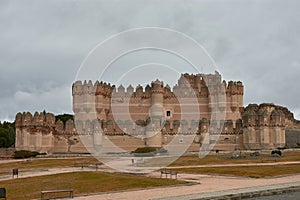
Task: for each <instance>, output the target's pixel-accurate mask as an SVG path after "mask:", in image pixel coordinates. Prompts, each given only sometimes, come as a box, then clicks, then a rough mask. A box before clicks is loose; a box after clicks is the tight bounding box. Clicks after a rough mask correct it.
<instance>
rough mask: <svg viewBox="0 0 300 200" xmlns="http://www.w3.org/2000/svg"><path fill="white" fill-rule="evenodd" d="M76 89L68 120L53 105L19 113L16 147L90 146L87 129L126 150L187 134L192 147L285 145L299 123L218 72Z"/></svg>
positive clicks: (52, 150) (100, 140)
mask: <svg viewBox="0 0 300 200" xmlns="http://www.w3.org/2000/svg"><path fill="white" fill-rule="evenodd" d="M72 95H73V111H74V114H75V120H74V121H73V120H68V121H67V122H66V123H65V124H64V123H63V122H62V121H59V120H58V121H56V120H55V116H54V115H53V114H50V113H35V114H34V116H32V115H31V114H30V113H18V114H17V115H16V121H15V122H16V135H17V136H16V148H17V149H19V150H20V149H24V150H34V151H40V152H47V153H58V152H62V153H64V152H80V153H84V152H87V149H88V148H92V147H90V146H89V145H87V144H84V142H83V141H82V140H81V138H82V137H86V138H88V140H91V141H92V142H91V143H92V144H93V145H95V144H96V143H97V145H98V146H99V145H100V146H101V147H103V148H105V141H110V142H111V143H112V144H114V145H116V146H118V147H119V148H120V149H122V150H125V151H132V150H134V149H136V148H138V147H146V146H149V147H164V146H166V145H168V144H171V143H172V144H173V145H175V147H177V146H176V145H178V147H180V145H181V144H183V143H185V140H188V138H192V141H191V142H190V143H189V145H188V148H187V149H186V150H187V151H199V148H200V147H201V146H203V145H210V144H214V146H213V148H214V149H215V150H232V151H233V150H235V149H249V150H259V149H274V148H277V147H283V146H285V140H286V136H285V131H286V129H289V128H290V129H293V128H300V123H299V122H298V121H296V120H295V119H294V117H293V114H292V113H291V112H290V111H288V109H286V108H284V107H280V106H275V105H273V104H261V105H255V104H250V105H249V106H247V107H246V108H244V105H243V96H244V86H243V84H242V82H240V81H237V82H233V81H229V82H228V83H227V82H226V81H224V80H222V77H221V75H220V74H219V73H218V72H215V74H196V75H193V74H182V75H181V77H180V78H179V80H178V84H177V85H175V86H174V87H173V88H172V89H171V88H170V86H168V85H164V84H163V82H161V81H159V80H156V81H153V82H152V83H151V85H147V86H146V87H145V88H143V87H142V86H140V85H139V86H137V87H136V88H135V89H134V88H133V87H132V86H131V85H130V86H128V87H127V88H126V90H125V88H124V87H123V86H122V85H120V86H119V87H118V88H116V87H115V86H114V85H110V84H107V83H103V82H98V81H97V82H95V83H94V84H93V83H92V81H88V82H87V81H84V82H83V83H82V82H81V81H76V82H75V83H74V84H73V86H72ZM195 110H196V111H195ZM197 111H198V112H197ZM220 113H221V114H220ZM80 137H81V138H80ZM89 144H90V143H89ZM108 152H109V151H108Z"/></svg>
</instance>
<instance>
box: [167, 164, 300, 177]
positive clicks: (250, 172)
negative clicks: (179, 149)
mask: <svg viewBox="0 0 300 200" xmlns="http://www.w3.org/2000/svg"><path fill="white" fill-rule="evenodd" d="M172 170H174V171H178V172H187V173H197V174H221V175H234V176H247V177H251V178H263V177H271V176H280V175H288V174H296V173H300V164H288V165H272V166H238V167H232V166H231V167H203V168H202V167H201V168H200V167H199V168H177V169H172Z"/></svg>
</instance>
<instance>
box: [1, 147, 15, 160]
mask: <svg viewBox="0 0 300 200" xmlns="http://www.w3.org/2000/svg"><path fill="white" fill-rule="evenodd" d="M15 151H16V149H15V148H0V158H12V157H13V155H14V153H15Z"/></svg>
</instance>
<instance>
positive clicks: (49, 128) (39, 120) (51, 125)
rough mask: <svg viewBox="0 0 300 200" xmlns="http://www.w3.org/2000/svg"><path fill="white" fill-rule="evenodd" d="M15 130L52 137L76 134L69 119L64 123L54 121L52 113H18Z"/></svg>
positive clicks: (73, 125)
mask: <svg viewBox="0 0 300 200" xmlns="http://www.w3.org/2000/svg"><path fill="white" fill-rule="evenodd" d="M15 123H16V129H19V130H28V133H30V134H35V133H39V132H40V133H42V134H53V135H70V134H71V135H73V134H76V130H75V124H74V121H73V120H71V119H69V120H68V121H66V123H63V122H62V121H61V120H56V119H55V115H54V114H52V113H45V112H40V113H38V112H35V113H34V115H32V114H31V113H30V112H24V113H18V114H17V115H16V118H15Z"/></svg>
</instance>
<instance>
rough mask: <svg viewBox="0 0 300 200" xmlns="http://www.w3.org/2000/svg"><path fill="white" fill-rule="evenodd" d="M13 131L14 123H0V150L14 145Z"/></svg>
mask: <svg viewBox="0 0 300 200" xmlns="http://www.w3.org/2000/svg"><path fill="white" fill-rule="evenodd" d="M15 130H16V129H15V123H14V122H6V121H4V122H1V121H0V148H7V147H13V146H14V145H15V139H16V132H15Z"/></svg>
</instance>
